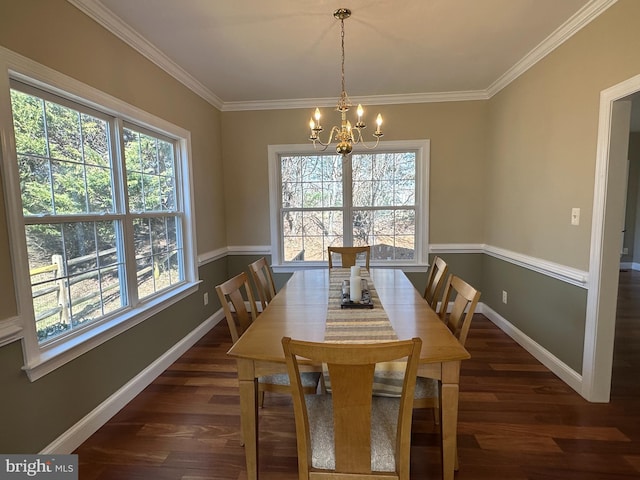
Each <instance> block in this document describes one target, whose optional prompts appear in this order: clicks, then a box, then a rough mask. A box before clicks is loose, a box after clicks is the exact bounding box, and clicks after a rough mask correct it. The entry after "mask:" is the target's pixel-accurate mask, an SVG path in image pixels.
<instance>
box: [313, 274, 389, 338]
mask: <svg viewBox="0 0 640 480" xmlns="http://www.w3.org/2000/svg"><path fill="white" fill-rule="evenodd" d="M350 274H351V272H350V270H349V269H348V268H340V269H332V270H331V271H330V272H329V305H328V307H327V325H326V329H325V333H324V340H325V342H333V343H372V342H389V341H394V340H397V339H398V337H397V336H396V332H395V331H394V330H393V326H392V325H391V322H390V321H389V317H388V316H387V314H386V312H385V311H384V308H382V304H381V303H380V298H379V297H378V294H377V292H376V289H375V285H374V284H373V282H372V281H371V277H370V276H369V272H367V271H366V270H362V271H361V274H360V276H361V277H362V278H364V279H365V280H366V281H367V282H368V284H369V293H370V295H371V300H372V301H373V308H342V306H341V305H342V282H343V280H348V279H349V275H350Z"/></svg>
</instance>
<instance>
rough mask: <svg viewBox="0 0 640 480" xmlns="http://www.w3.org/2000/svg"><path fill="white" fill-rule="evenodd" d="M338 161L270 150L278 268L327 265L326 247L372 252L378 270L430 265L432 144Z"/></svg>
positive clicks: (304, 150) (303, 149)
mask: <svg viewBox="0 0 640 480" xmlns="http://www.w3.org/2000/svg"><path fill="white" fill-rule="evenodd" d="M382 145H383V146H382V147H381V148H380V150H375V151H372V152H368V151H365V152H362V153H353V154H352V155H350V156H348V157H345V159H344V160H343V159H342V157H341V156H340V155H332V154H327V153H318V152H316V151H313V150H312V149H311V150H309V147H308V146H271V147H270V149H269V152H270V155H269V158H270V175H271V177H270V178H271V181H270V186H271V192H270V193H271V225H272V232H277V233H276V235H275V236H273V235H272V244H273V248H274V252H273V258H274V262H273V263H274V265H288V266H295V265H300V264H303V265H307V266H308V265H309V264H310V263H318V264H320V263H321V262H326V261H327V247H328V246H342V245H345V246H350V245H354V246H360V245H371V247H372V251H371V257H372V262H373V263H375V264H377V265H379V266H380V265H385V264H386V265H412V264H416V265H417V264H423V263H425V262H426V259H427V258H426V242H427V235H426V228H427V218H426V212H427V211H428V208H427V205H426V202H427V199H428V195H427V181H426V177H427V171H428V142H394V143H393V148H392V147H391V142H384V144H382Z"/></svg>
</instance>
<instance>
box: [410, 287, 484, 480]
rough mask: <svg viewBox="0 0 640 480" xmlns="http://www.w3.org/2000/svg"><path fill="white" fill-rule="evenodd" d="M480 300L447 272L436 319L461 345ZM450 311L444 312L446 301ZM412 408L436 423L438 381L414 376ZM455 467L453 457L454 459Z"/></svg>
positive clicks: (438, 395)
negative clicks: (424, 412) (428, 412)
mask: <svg viewBox="0 0 640 480" xmlns="http://www.w3.org/2000/svg"><path fill="white" fill-rule="evenodd" d="M479 300H480V292H479V291H478V290H476V289H475V288H473V287H472V286H471V285H469V284H468V283H467V282H465V281H464V280H462V279H461V278H460V277H458V276H456V275H449V277H448V278H447V281H446V283H445V286H444V293H443V294H442V305H441V307H440V318H441V319H442V321H443V322H445V324H446V325H447V327H448V328H449V330H450V331H451V333H453V335H454V336H455V337H456V338H457V339H458V341H459V342H460V343H461V344H462V345H463V346H464V344H465V343H466V341H467V335H468V334H469V327H470V326H471V320H472V319H473V315H474V313H475V310H476V306H477V305H478V301H479ZM450 301H452V302H453V305H452V306H451V311H450V312H448V306H449V302H450ZM413 408H432V409H433V418H434V421H435V423H436V424H438V423H439V419H440V383H439V381H438V380H436V379H433V378H428V377H421V376H418V378H417V380H416V390H415V395H414V401H413ZM456 469H457V458H456Z"/></svg>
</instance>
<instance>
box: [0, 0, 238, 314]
mask: <svg viewBox="0 0 640 480" xmlns="http://www.w3.org/2000/svg"><path fill="white" fill-rule="evenodd" d="M0 8H1V14H0V45H2V46H3V47H5V48H8V49H9V50H12V51H14V52H16V53H19V54H21V55H23V56H25V57H28V58H30V59H32V60H35V61H36V62H38V63H41V64H43V65H45V66H47V67H50V68H53V69H54V70H57V71H58V72H62V73H64V74H66V75H68V76H70V77H73V78H75V79H77V80H80V81H81V82H83V83H85V84H87V85H90V86H92V87H95V88H97V89H98V90H101V91H102V92H105V93H108V94H110V95H112V96H114V97H117V98H119V99H121V100H123V101H125V102H127V103H129V104H131V105H134V106H136V107H138V108H141V109H142V110H145V111H147V112H149V113H151V114H153V115H156V116H158V117H160V118H162V119H164V120H166V121H169V122H171V123H173V124H175V125H178V126H180V127H182V128H184V129H186V130H189V131H190V132H191V140H192V154H193V156H192V167H193V172H192V175H193V184H194V190H195V199H196V205H195V211H196V224H197V225H196V228H197V242H198V252H199V253H202V252H208V251H212V250H215V249H218V248H222V247H224V246H226V235H225V225H224V224H225V218H224V206H223V202H224V199H223V197H222V176H221V174H220V172H221V171H222V159H221V139H220V134H221V130H220V128H221V127H220V122H221V118H220V112H219V111H218V110H217V109H216V108H214V107H213V106H211V105H210V104H209V103H207V102H205V101H204V100H203V99H202V98H200V97H199V96H197V95H196V94H194V93H193V92H191V91H190V90H189V89H187V88H186V87H185V86H183V85H182V84H181V83H179V82H178V81H177V80H175V79H174V78H172V77H171V76H170V75H168V74H167V73H165V72H164V71H162V70H161V69H160V68H158V67H157V66H155V65H154V64H153V63H151V62H150V61H148V60H147V59H145V58H144V57H142V56H141V55H140V54H139V53H137V52H136V51H135V50H133V49H132V48H131V47H129V46H127V45H126V44H125V43H124V42H122V41H120V40H119V39H118V38H116V37H115V36H114V35H112V34H111V33H109V32H107V30H105V29H104V28H102V27H101V26H99V25H98V24H97V23H96V22H94V21H93V20H91V19H90V18H89V17H87V16H86V15H84V14H83V13H81V12H80V11H79V10H78V9H76V8H75V7H73V6H72V5H71V4H70V3H68V2H67V1H65V0H20V1H7V0H3V1H2V6H1V7H0ZM1 202H2V201H1V200H0V207H2V210H3V211H2V213H0V247H1V248H0V285H2V290H3V291H6V290H5V287H6V286H8V285H12V284H13V279H12V275H11V271H10V268H9V266H10V264H11V261H10V256H9V252H8V248H6V245H7V243H6V235H5V230H6V221H5V218H4V205H3V204H2V203H1ZM2 304H3V305H4V306H2V307H0V318H6V317H7V316H10V315H12V314H14V313H15V307H14V306H11V308H8V307H7V304H8V302H2Z"/></svg>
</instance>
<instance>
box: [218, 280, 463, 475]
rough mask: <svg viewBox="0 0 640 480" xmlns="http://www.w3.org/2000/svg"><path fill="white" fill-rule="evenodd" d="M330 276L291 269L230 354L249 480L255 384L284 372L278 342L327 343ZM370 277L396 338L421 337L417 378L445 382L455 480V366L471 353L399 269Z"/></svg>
mask: <svg viewBox="0 0 640 480" xmlns="http://www.w3.org/2000/svg"><path fill="white" fill-rule="evenodd" d="M329 275H330V271H329V270H328V269H309V270H299V271H296V272H295V273H294V274H293V275H292V277H291V278H290V279H289V281H288V282H287V283H286V285H285V286H284V287H283V288H282V289H281V290H280V291H279V292H278V294H277V295H276V296H275V297H274V298H273V300H272V301H271V302H270V303H269V305H268V306H267V308H266V309H265V310H264V312H262V313H261V314H260V315H259V317H258V318H257V320H256V321H255V322H254V323H253V324H252V325H251V326H250V327H249V328H248V329H247V331H246V332H245V333H244V334H243V335H242V336H241V337H240V339H239V340H238V341H237V342H236V343H235V344H234V345H233V347H231V349H230V350H229V352H228V355H230V356H231V357H234V358H235V359H236V361H237V364H238V380H239V387H240V416H241V426H242V436H243V440H244V448H245V455H246V463H247V478H248V480H257V479H258V473H259V472H258V458H259V457H258V454H259V448H258V383H257V378H258V377H259V376H262V375H266V374H271V373H283V372H285V371H286V366H285V359H284V354H283V351H282V344H281V340H282V337H285V336H288V337H291V338H294V339H298V340H307V341H314V342H322V341H324V337H325V325H326V320H327V309H328V301H329V300H328V299H329V285H330V281H329ZM369 276H370V279H371V281H372V282H373V284H374V285H375V290H376V292H377V296H378V297H379V298H378V299H377V301H380V303H381V304H382V307H383V308H384V312H385V313H386V315H387V316H388V318H389V321H390V322H391V325H392V326H393V329H394V331H395V333H396V336H397V337H398V339H401V340H404V339H410V338H413V337H419V338H420V339H422V350H421V353H420V367H419V375H421V376H426V377H430V378H435V379H439V380H441V382H442V384H441V398H442V408H441V409H440V415H441V418H440V425H441V429H442V434H441V439H442V478H443V479H444V480H453V476H454V466H455V463H456V451H457V447H456V431H457V424H458V390H459V387H458V383H459V378H460V362H461V361H462V360H465V359H467V358H469V357H470V355H469V353H468V352H467V350H465V348H464V347H463V346H462V345H461V344H460V342H458V340H457V339H456V338H455V337H454V336H453V334H452V333H451V332H450V331H449V329H448V328H447V327H446V326H445V324H444V323H443V322H442V321H441V320H440V318H439V317H438V316H437V314H436V313H435V312H434V311H433V309H431V307H429V305H428V304H427V302H426V301H425V300H424V299H423V298H422V296H421V295H420V294H419V293H418V291H417V290H416V289H415V287H414V286H413V284H412V283H411V282H410V281H409V279H408V278H407V276H406V275H405V274H404V272H402V270H399V269H386V268H385V269H381V268H379V269H375V268H373V269H371V270H370V272H369ZM310 368H314V366H310ZM317 368H320V367H319V366H317Z"/></svg>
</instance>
